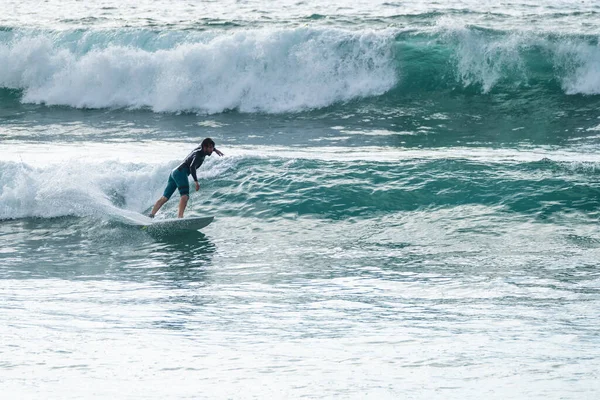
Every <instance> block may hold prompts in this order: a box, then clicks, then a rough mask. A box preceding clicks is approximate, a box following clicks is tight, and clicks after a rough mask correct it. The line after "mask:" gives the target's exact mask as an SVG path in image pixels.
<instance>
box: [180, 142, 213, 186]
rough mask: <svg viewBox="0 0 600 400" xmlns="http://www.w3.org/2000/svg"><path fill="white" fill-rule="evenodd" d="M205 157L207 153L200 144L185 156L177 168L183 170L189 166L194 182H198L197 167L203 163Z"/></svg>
mask: <svg viewBox="0 0 600 400" xmlns="http://www.w3.org/2000/svg"><path fill="white" fill-rule="evenodd" d="M204 157H206V154H205V153H204V151H202V146H198V147H196V148H195V149H194V150H193V151H192V152H191V153H190V154H189V155H188V156H187V157H186V158H185V160H184V161H183V162H182V163H181V164H180V165H179V167H177V169H178V170H181V169H182V168H184V167H185V168H187V169H188V171H189V173H190V174H192V178H194V182H197V181H198V177H196V169H198V168H199V167H200V166H201V165H202V163H203V162H204Z"/></svg>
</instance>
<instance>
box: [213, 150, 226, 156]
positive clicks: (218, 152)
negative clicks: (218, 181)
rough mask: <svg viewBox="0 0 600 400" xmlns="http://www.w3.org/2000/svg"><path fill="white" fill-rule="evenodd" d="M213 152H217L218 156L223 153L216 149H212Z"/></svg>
mask: <svg viewBox="0 0 600 400" xmlns="http://www.w3.org/2000/svg"><path fill="white" fill-rule="evenodd" d="M214 152H215V153H217V154H218V155H219V157H223V155H224V154H223V153H222V152H220V151H219V150H217V149H214Z"/></svg>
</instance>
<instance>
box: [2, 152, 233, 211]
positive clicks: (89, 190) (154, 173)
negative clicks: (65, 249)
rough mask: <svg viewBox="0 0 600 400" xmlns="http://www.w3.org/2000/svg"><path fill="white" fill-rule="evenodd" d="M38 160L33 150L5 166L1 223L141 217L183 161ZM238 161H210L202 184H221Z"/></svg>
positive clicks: (200, 175) (201, 172) (65, 156)
mask: <svg viewBox="0 0 600 400" xmlns="http://www.w3.org/2000/svg"><path fill="white" fill-rule="evenodd" d="M34 147H35V146H34ZM84 149H85V147H84ZM53 150H56V149H53ZM94 150H98V148H96V147H94ZM108 150H110V149H108ZM50 152H51V153H53V154H54V155H55V156H56V155H57V154H60V153H56V152H55V151H52V150H50ZM84 153H85V151H84ZM117 153H118V152H117ZM32 155H35V156H34V157H31V156H32ZM37 155H39V153H38V152H37V151H35V149H34V151H33V153H29V154H25V155H24V157H23V159H22V160H21V161H13V160H2V161H0V220H2V219H16V218H26V217H42V218H52V217H60V216H66V215H73V216H79V217H84V216H93V217H98V218H103V217H105V216H108V217H109V218H110V217H112V216H119V215H121V216H124V215H127V214H130V213H131V212H136V213H141V212H143V211H144V210H146V209H147V208H148V207H150V206H151V205H153V204H154V202H155V201H156V200H157V199H158V198H159V197H160V195H161V194H162V192H163V190H164V188H165V185H166V183H167V179H168V177H169V173H170V172H171V170H172V169H173V168H174V167H176V166H177V165H178V164H179V162H181V160H169V161H159V162H157V161H155V160H152V162H139V163H137V162H123V161H119V159H118V158H114V157H111V156H110V155H107V154H103V153H96V155H99V156H100V157H101V159H99V160H98V159H90V158H89V157H86V156H84V157H70V158H69V155H68V154H62V156H61V157H62V158H60V159H62V160H63V161H57V160H58V159H57V158H56V157H54V162H45V161H41V160H43V159H40V158H38V157H37ZM149 157H152V156H151V155H150V156H149ZM239 161H240V159H239V158H237V157H225V158H222V159H219V160H216V159H215V158H214V157H212V158H210V157H209V158H207V159H206V161H205V162H204V163H203V165H202V168H201V169H200V170H198V179H199V180H200V181H201V184H204V183H205V182H206V181H208V180H212V179H218V177H219V176H220V175H222V174H224V173H226V172H227V171H228V170H229V169H232V168H235V167H236V165H237V163H238V162H239ZM37 164H39V165H37Z"/></svg>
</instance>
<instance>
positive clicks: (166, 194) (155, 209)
mask: <svg viewBox="0 0 600 400" xmlns="http://www.w3.org/2000/svg"><path fill="white" fill-rule="evenodd" d="M175 189H177V183H176V182H175V179H173V174H172V173H171V175H169V181H168V182H167V187H166V188H165V191H164V193H163V195H162V196H161V198H160V199H158V200H157V201H156V203H155V204H154V207H153V208H152V212H151V213H150V215H149V217H150V218H154V216H155V215H156V213H157V212H158V210H160V208H161V207H162V206H163V205H164V204H165V203H166V202H167V201H168V200H169V199H170V198H171V196H172V195H173V192H175Z"/></svg>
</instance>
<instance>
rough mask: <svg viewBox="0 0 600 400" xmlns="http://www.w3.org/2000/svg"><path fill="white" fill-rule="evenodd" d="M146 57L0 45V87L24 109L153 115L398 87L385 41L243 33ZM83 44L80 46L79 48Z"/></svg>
mask: <svg viewBox="0 0 600 400" xmlns="http://www.w3.org/2000/svg"><path fill="white" fill-rule="evenodd" d="M207 38H208V39H207V40H204V41H203V42H194V43H180V44H178V45H175V47H173V48H170V49H163V50H156V51H147V50H142V49H140V48H137V47H132V46H118V45H106V44H103V45H102V46H99V47H97V48H93V49H92V50H91V51H88V52H84V53H82V52H81V51H80V50H73V45H72V44H69V47H70V48H69V49H67V48H61V47H60V44H57V43H53V42H52V41H51V40H50V39H49V38H47V37H45V36H33V37H20V38H15V39H14V40H13V41H12V42H11V43H10V44H3V45H0V63H1V64H2V65H5V66H8V67H7V68H3V69H1V70H0V86H2V87H8V88H14V89H22V90H23V91H24V95H23V101H24V102H32V103H45V104H49V105H68V106H72V107H82V108H84V107H85V108H105V107H108V108H111V107H131V108H140V107H149V108H151V109H153V110H154V111H157V112H177V111H200V112H206V113H218V112H222V111H224V110H228V109H238V110H240V111H242V112H269V113H278V112H290V111H292V112H293V111H299V110H304V109H311V108H319V107H325V106H328V105H331V104H333V103H335V102H343V101H348V100H351V99H355V98H359V97H365V96H372V95H379V94H382V93H384V92H386V91H387V90H389V89H391V88H392V87H393V86H394V85H395V84H396V80H397V71H396V67H395V65H394V59H393V54H392V53H393V51H392V48H393V38H394V35H393V31H391V30H390V31H377V32H375V31H360V32H348V31H342V30H332V29H309V28H297V29H281V30H267V29H263V30H244V31H236V32H226V33H223V34H220V35H214V34H211V35H208V34H207ZM87 45H88V44H86V46H87Z"/></svg>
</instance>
